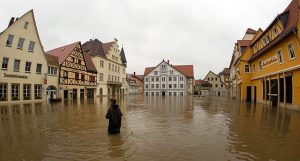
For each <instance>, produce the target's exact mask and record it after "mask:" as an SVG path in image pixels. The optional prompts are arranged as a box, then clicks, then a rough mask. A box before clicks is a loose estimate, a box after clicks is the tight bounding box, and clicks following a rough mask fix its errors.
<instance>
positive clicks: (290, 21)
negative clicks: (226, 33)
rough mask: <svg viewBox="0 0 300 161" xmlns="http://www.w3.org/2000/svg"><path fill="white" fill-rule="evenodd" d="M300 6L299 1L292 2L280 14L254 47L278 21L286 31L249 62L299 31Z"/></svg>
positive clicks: (293, 0)
mask: <svg viewBox="0 0 300 161" xmlns="http://www.w3.org/2000/svg"><path fill="white" fill-rule="evenodd" d="M298 4H299V0H292V2H291V3H290V4H289V5H288V7H287V8H286V9H285V10H284V11H283V12H282V13H281V14H279V15H278V16H277V17H276V18H275V19H274V20H273V22H272V23H271V24H270V25H269V26H268V27H267V29H266V30H265V31H264V32H263V33H262V34H261V35H260V36H259V37H258V38H257V39H256V40H255V41H254V42H253V43H252V45H254V44H255V42H257V41H258V40H259V39H260V38H261V37H262V36H264V35H265V33H266V32H268V31H269V29H270V28H271V27H272V26H273V24H274V23H276V21H277V20H281V21H282V22H283V28H284V30H283V31H282V33H281V34H280V35H279V36H278V37H276V38H275V39H274V40H272V41H271V42H270V43H269V44H268V45H266V46H265V47H263V48H262V49H261V50H260V51H258V52H257V53H256V54H255V55H253V56H252V57H251V58H250V60H249V61H252V60H254V59H256V58H258V57H259V56H260V55H262V54H263V53H264V52H266V51H268V50H269V49H271V48H272V47H273V46H275V45H276V44H277V43H279V42H280V41H281V40H283V39H284V38H286V37H287V36H289V35H290V34H291V33H293V32H294V30H298V29H297V24H298V17H299V8H298Z"/></svg>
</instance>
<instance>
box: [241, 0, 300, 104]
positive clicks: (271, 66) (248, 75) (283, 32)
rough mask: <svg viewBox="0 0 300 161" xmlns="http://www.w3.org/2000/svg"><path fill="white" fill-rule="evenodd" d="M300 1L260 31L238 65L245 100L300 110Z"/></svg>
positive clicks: (297, 0)
mask: <svg viewBox="0 0 300 161" xmlns="http://www.w3.org/2000/svg"><path fill="white" fill-rule="evenodd" d="M298 6H299V0H292V2H291V3H290V4H289V6H288V7H287V8H286V9H285V10H284V11H283V12H282V13H280V14H279V15H278V16H277V17H276V18H275V19H274V20H273V21H272V22H271V24H270V25H269V26H268V27H267V28H266V30H265V31H263V32H261V33H259V34H257V35H256V36H255V38H254V39H253V40H252V42H251V45H250V46H249V47H248V48H247V50H246V51H245V53H244V54H243V56H242V57H241V59H240V61H239V63H238V66H237V68H238V69H240V73H238V75H239V77H238V79H239V80H240V84H241V93H240V97H241V100H242V101H253V102H261V103H267V104H272V105H279V106H282V107H287V108H291V109H298V110H300V100H299V99H298V98H299V97H300V84H299V82H300V59H299V57H300V55H299V53H300V49H299V45H300V41H299V38H300V34H299V25H300V24H299V22H300V21H299V7H298Z"/></svg>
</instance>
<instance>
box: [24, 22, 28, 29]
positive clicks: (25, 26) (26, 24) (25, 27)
mask: <svg viewBox="0 0 300 161" xmlns="http://www.w3.org/2000/svg"><path fill="white" fill-rule="evenodd" d="M28 24H29V22H27V21H26V22H25V24H24V29H27V28H28Z"/></svg>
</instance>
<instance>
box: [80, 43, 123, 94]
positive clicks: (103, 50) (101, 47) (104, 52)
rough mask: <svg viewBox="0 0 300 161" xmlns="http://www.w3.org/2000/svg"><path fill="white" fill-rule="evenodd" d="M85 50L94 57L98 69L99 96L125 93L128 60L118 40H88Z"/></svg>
mask: <svg viewBox="0 0 300 161" xmlns="http://www.w3.org/2000/svg"><path fill="white" fill-rule="evenodd" d="M83 50H84V51H85V52H86V53H88V54H89V55H90V56H91V57H92V61H93V63H94V64H95V67H96V69H97V71H98V80H97V90H96V95H97V96H111V95H125V94H126V93H127V90H128V89H127V85H126V67H127V61H126V57H125V52H124V49H123V48H122V49H121V50H120V49H119V45H118V40H117V39H114V41H113V42H108V43H102V42H101V41H99V40H98V39H95V40H90V41H87V42H85V43H84V44H83Z"/></svg>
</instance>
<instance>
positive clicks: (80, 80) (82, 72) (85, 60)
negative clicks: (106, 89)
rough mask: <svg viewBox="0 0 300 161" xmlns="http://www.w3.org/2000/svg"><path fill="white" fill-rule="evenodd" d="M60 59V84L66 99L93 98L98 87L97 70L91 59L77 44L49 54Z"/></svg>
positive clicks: (79, 44)
mask: <svg viewBox="0 0 300 161" xmlns="http://www.w3.org/2000/svg"><path fill="white" fill-rule="evenodd" d="M47 54H50V55H53V56H57V57H58V58H59V65H60V71H59V84H60V90H61V91H62V95H63V98H64V99H69V98H73V99H76V98H93V97H94V96H95V92H96V90H95V89H96V87H97V70H96V68H95V66H94V64H93V62H92V60H91V57H90V56H89V55H88V54H87V53H84V52H83V51H82V48H81V43H80V42H75V43H73V44H69V45H66V46H62V47H59V48H56V49H53V50H50V51H48V52H47Z"/></svg>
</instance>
